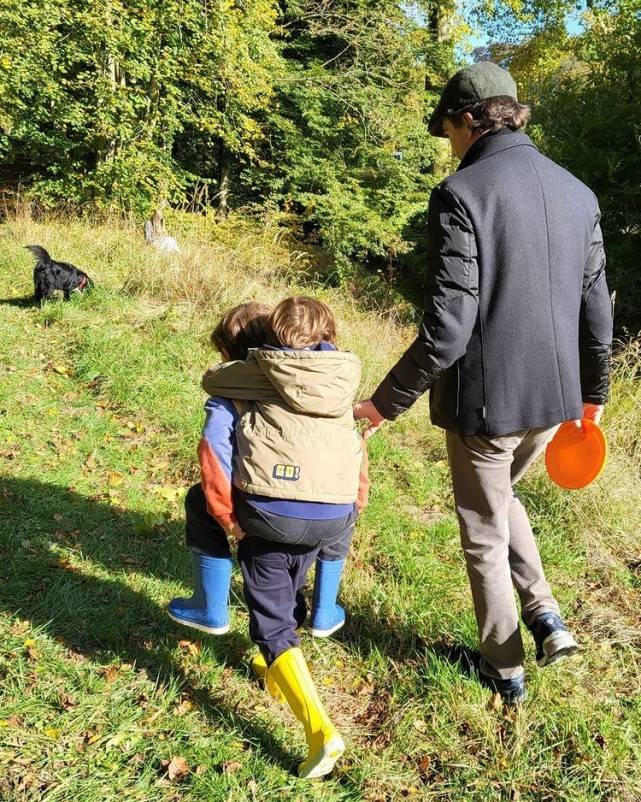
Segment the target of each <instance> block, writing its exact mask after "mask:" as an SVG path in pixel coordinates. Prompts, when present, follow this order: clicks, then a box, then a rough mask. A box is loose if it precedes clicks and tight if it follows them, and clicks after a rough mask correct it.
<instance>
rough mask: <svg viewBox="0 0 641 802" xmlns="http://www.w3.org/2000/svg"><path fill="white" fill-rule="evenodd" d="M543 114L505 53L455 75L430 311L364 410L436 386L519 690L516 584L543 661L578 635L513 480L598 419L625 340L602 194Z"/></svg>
mask: <svg viewBox="0 0 641 802" xmlns="http://www.w3.org/2000/svg"><path fill="white" fill-rule="evenodd" d="M528 118H529V110H528V108H527V107H526V106H522V105H521V104H520V103H518V100H517V93H516V85H515V83H514V81H513V79H512V77H511V76H510V74H509V73H508V72H507V71H506V70H503V69H502V68H500V67H499V66H497V65H496V64H492V63H491V62H483V63H478V64H473V65H472V66H470V67H466V68H465V69H463V70H461V71H460V72H458V73H456V75H454V76H453V77H452V78H451V79H450V80H449V82H448V84H447V86H446V87H445V90H444V92H443V94H442V96H441V99H440V101H439V103H438V105H437V107H436V109H435V111H434V113H433V115H432V117H431V119H430V121H429V130H430V133H432V134H433V135H434V136H442V137H447V138H448V139H449V141H450V145H451V148H452V152H453V154H454V155H456V156H458V157H459V158H460V159H461V163H460V165H459V167H458V170H457V172H456V173H454V174H453V175H451V176H449V177H448V178H446V179H445V180H444V181H443V182H441V184H439V185H438V186H437V187H436V188H435V189H434V190H433V192H432V194H431V197H430V203H429V213H428V223H427V225H428V246H427V281H426V301H425V313H424V316H423V320H422V323H421V326H420V329H419V333H418V336H417V338H416V340H415V341H414V342H413V343H412V345H411V346H410V347H409V348H408V350H407V351H406V352H405V354H404V355H403V356H402V357H401V359H400V360H399V361H398V363H397V364H396V365H395V366H394V367H393V368H392V370H391V371H390V372H389V373H388V374H387V376H386V377H385V379H383V381H382V382H381V384H380V385H379V387H378V389H377V390H376V391H375V393H374V394H373V396H372V398H371V400H367V401H363V402H361V403H360V404H357V405H356V407H355V410H354V414H355V416H356V417H357V418H368V419H369V422H370V426H369V428H368V430H367V432H366V435H371V434H373V432H374V431H375V430H376V429H377V428H378V427H379V426H380V425H382V423H383V422H384V421H385V420H394V419H395V418H396V417H397V416H398V415H400V414H401V413H402V412H404V411H405V410H406V409H408V407H410V406H411V405H412V404H413V403H414V401H416V399H417V398H418V397H419V396H420V395H421V394H422V393H423V392H425V391H426V390H428V389H429V390H430V412H431V419H432V422H433V423H434V424H435V425H437V426H440V427H442V428H443V429H445V430H446V439H447V450H448V456H449V464H450V469H451V472H452V482H453V488H454V499H455V503H456V510H457V515H458V519H459V525H460V530H461V542H462V546H463V550H464V553H465V558H466V563H467V568H468V574H469V578H470V584H471V589H472V597H473V602H474V609H475V613H476V619H477V624H478V629H479V638H480V652H481V662H480V666H479V676H480V679H481V682H482V683H483V684H484V685H485V686H486V687H489V688H491V689H492V690H494V691H498V692H499V693H500V694H501V695H502V697H503V700H504V701H505V702H506V703H507V704H514V703H516V702H519V701H521V700H523V699H524V698H525V695H526V693H525V678H524V671H523V666H522V661H523V643H522V640H521V633H520V630H519V618H518V612H517V608H516V603H515V599H514V590H513V589H514V588H516V591H517V593H518V595H519V598H520V602H521V612H522V616H523V619H524V622H525V624H526V625H527V626H528V628H529V629H530V630H531V632H532V635H533V637H534V640H535V642H536V647H537V663H538V665H539V666H544V665H547V664H549V663H553V662H555V661H556V660H558V659H559V658H561V657H564V656H567V655H569V654H572V653H573V652H575V651H576V649H577V644H576V642H575V640H574V638H573V637H572V635H571V633H570V632H569V630H568V629H567V627H566V626H565V624H564V623H563V620H562V618H561V616H560V612H559V607H558V604H557V602H556V600H555V599H554V597H553V595H552V593H551V590H550V587H549V585H548V583H547V581H546V579H545V575H544V573H543V568H542V565H541V560H540V557H539V553H538V549H537V546H536V543H535V541H534V537H533V534H532V529H531V527H530V524H529V521H528V518H527V514H526V512H525V510H524V508H523V506H522V505H521V502H520V501H519V499H518V497H517V496H516V495H515V494H514V492H513V489H512V488H513V485H514V484H515V483H516V482H517V481H518V480H519V479H520V478H521V477H522V476H523V474H524V473H525V471H526V470H527V468H528V467H529V466H530V465H531V463H532V462H533V461H534V459H535V458H536V457H537V456H538V455H539V454H540V453H541V452H542V451H543V450H544V448H545V446H546V444H547V443H548V442H549V440H550V439H551V438H552V436H553V435H554V433H555V431H556V428H557V427H558V425H559V424H560V423H561V422H562V421H565V420H575V421H576V422H577V425H578V426H580V425H581V423H580V419H581V418H582V417H583V416H585V417H588V418H591V419H592V420H594V421H595V422H598V421H599V419H600V416H601V412H602V409H603V404H604V402H605V401H606V398H607V394H608V383H609V372H610V349H611V341H612V309H611V304H610V300H609V296H608V290H607V285H606V280H605V256H604V253H603V242H602V238H601V231H600V228H599V216H600V213H599V208H598V204H597V200H596V198H595V197H594V195H593V194H592V192H591V191H590V190H589V189H588V188H587V187H586V186H584V185H583V184H582V183H581V182H580V181H578V180H577V179H576V178H574V176H572V175H571V174H570V173H568V172H567V171H565V170H564V169H562V168H561V167H559V166H558V165H557V164H555V163H554V162H552V161H550V160H549V159H547V158H546V157H545V156H543V155H542V154H541V153H539V152H538V150H537V149H536V148H535V147H534V145H533V144H532V142H531V140H530V139H529V137H527V136H526V135H525V134H524V133H522V132H521V131H520V130H519V129H521V128H522V127H523V126H524V125H525V123H526V122H527V120H528Z"/></svg>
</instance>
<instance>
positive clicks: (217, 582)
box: [167, 552, 232, 635]
mask: <svg viewBox="0 0 641 802" xmlns="http://www.w3.org/2000/svg"><path fill="white" fill-rule="evenodd" d="M191 569H192V573H193V577H194V592H193V594H192V597H191V598H190V599H172V600H171V601H170V602H169V606H168V608H167V612H168V613H169V617H170V618H171V619H172V620H174V621H177V622H178V623H179V624H184V625H185V626H187V627H193V628H194V629H200V630H201V631H202V632H209V634H210V635H224V634H225V632H228V631H229V586H230V584H231V569H232V559H231V557H208V556H207V555H206V554H196V553H195V552H192V555H191Z"/></svg>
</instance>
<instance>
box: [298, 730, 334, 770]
mask: <svg viewBox="0 0 641 802" xmlns="http://www.w3.org/2000/svg"><path fill="white" fill-rule="evenodd" d="M344 751H345V743H344V742H343V739H342V738H332V739H331V741H328V742H327V743H326V744H324V745H323V748H322V749H321V750H320V751H319V752H317V753H316V754H315V755H314V757H313V758H311V759H310V760H306V761H305V762H304V763H301V764H300V765H299V767H298V776H299V777H300V778H301V779H302V780H313V779H315V778H316V777H324V776H325V775H326V774H329V773H330V771H331V770H332V769H333V768H334V765H335V763H336V761H337V760H338V758H339V757H340V756H341V755H342V754H343V752H344ZM303 766H304V767H305V768H304V769H303Z"/></svg>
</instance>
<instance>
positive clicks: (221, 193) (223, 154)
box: [218, 142, 229, 218]
mask: <svg viewBox="0 0 641 802" xmlns="http://www.w3.org/2000/svg"><path fill="white" fill-rule="evenodd" d="M218 214H219V215H220V216H221V217H223V218H224V217H227V215H228V214H229V157H228V153H227V149H226V148H225V146H224V144H223V143H222V142H221V143H220V146H219V148H218Z"/></svg>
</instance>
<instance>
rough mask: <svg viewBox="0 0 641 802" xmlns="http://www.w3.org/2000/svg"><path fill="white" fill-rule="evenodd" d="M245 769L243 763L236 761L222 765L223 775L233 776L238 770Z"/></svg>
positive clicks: (229, 761)
mask: <svg viewBox="0 0 641 802" xmlns="http://www.w3.org/2000/svg"><path fill="white" fill-rule="evenodd" d="M242 767H243V764H242V763H239V762H238V761H236V760H228V761H227V762H226V763H222V764H221V766H220V771H221V773H222V774H233V773H234V772H235V771H238V769H241V768H242Z"/></svg>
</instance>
